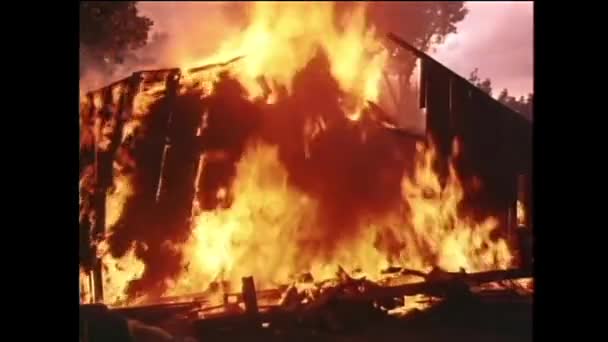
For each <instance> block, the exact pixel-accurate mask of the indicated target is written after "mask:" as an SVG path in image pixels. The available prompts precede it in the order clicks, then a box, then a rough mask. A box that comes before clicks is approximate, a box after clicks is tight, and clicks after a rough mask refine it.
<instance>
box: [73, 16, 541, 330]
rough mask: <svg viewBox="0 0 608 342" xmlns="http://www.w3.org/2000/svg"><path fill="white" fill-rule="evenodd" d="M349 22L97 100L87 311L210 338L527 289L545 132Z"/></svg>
mask: <svg viewBox="0 0 608 342" xmlns="http://www.w3.org/2000/svg"><path fill="white" fill-rule="evenodd" d="M351 19H352V20H351V21H352V22H350V23H349V24H348V25H346V28H345V29H344V30H343V31H335V32H328V33H326V34H325V35H323V36H318V35H315V34H314V32H316V31H312V33H311V35H310V36H306V35H304V37H308V38H307V39H301V40H298V41H297V43H293V44H297V47H298V48H297V49H294V46H290V45H285V46H282V45H276V44H279V43H282V41H281V40H280V39H278V40H277V41H278V42H279V43H275V41H272V40H264V39H268V37H266V36H265V34H266V33H268V32H264V27H263V26H256V25H253V26H252V27H250V28H249V29H248V30H246V31H245V32H244V33H243V35H242V37H239V39H237V40H235V41H234V42H230V43H229V44H226V45H225V46H224V48H223V49H222V51H220V52H218V54H217V55H216V56H214V57H213V58H211V59H209V60H208V61H206V62H205V63H201V64H198V65H196V66H187V67H181V68H175V69H165V70H147V71H140V72H136V73H134V74H132V75H131V76H129V77H127V78H125V79H122V80H120V81H117V82H115V83H113V84H110V85H108V86H106V87H104V88H102V89H99V90H96V91H92V92H89V93H88V94H86V96H84V97H83V98H82V101H81V146H80V176H81V178H80V199H81V201H80V204H81V208H80V240H81V246H80V252H81V253H80V269H81V303H82V304H91V303H103V304H105V305H107V306H109V307H112V308H113V310H115V311H116V312H121V313H124V314H125V315H126V316H129V317H134V318H136V319H139V320H142V321H144V322H148V323H150V324H155V323H158V322H157V321H158V315H160V314H159V312H161V311H162V312H165V313H166V312H173V313H175V312H179V315H178V314H175V315H178V316H180V317H182V318H183V319H182V321H188V322H197V323H196V324H195V325H193V326H195V327H196V328H192V329H194V330H195V331H198V330H197V329H202V330H204V331H210V330H212V329H210V327H209V325H213V324H216V320H217V319H218V318H221V319H228V320H230V319H233V320H234V321H230V322H231V323H229V324H232V325H237V326H240V325H239V324H241V323H238V322H237V320H238V319H240V318H242V317H247V318H248V319H247V320H246V322H247V323H246V324H247V325H248V326H249V328H251V325H252V324H253V325H254V326H262V325H265V326H268V325H269V324H275V325H276V324H280V323H277V322H283V321H285V317H290V318H294V317H297V319H296V318H294V319H293V322H296V321H297V322H301V321H302V320H305V321H306V319H304V318H303V317H311V316H315V315H313V314H312V313H315V314H316V313H318V312H319V310H323V308H324V307H325V306H326V305H327V303H334V301H335V300H336V298H338V299H340V300H342V302H348V303H351V304H352V305H355V304H356V305H355V307H359V306H360V304H362V303H364V304H365V307H368V305H367V304H370V305H369V307H373V308H374V310H377V311H378V312H392V311H399V309H404V308H406V309H419V310H420V309H424V308H427V307H430V306H432V304H430V303H432V302H433V300H434V299H433V298H435V299H437V298H444V297H446V296H454V293H455V294H456V295H455V296H456V297H458V296H461V295H462V293H468V292H469V291H468V290H467V289H468V288H469V287H470V286H475V287H479V286H481V285H482V284H488V283H489V284H490V285H491V286H494V287H501V286H502V287H504V286H505V285H504V284H502V285H501V283H500V282H502V281H505V280H510V279H520V280H521V279H522V278H524V280H526V281H525V282H523V281H517V282H511V283H509V284H510V285H509V286H510V287H512V288H521V289H528V290H529V287H530V277H531V271H530V270H531V268H530V260H528V259H527V258H522V257H521V256H522V255H529V253H521V251H522V248H523V247H522V244H521V243H520V239H518V238H517V237H518V236H520V235H521V234H519V232H520V230H521V229H523V230H524V231H525V232H528V233H529V232H530V231H531V219H530V217H531V216H530V214H531V194H530V184H531V178H530V175H531V168H530V165H531V156H530V154H531V124H530V123H529V122H528V121H527V120H526V119H525V118H524V117H523V116H521V115H519V114H518V113H515V112H513V111H511V110H510V109H508V108H506V107H505V106H503V105H501V104H500V103H498V102H497V101H495V100H494V99H492V98H491V97H490V96H488V95H487V94H485V93H483V92H482V91H480V90H479V89H477V88H475V87H474V86H472V85H471V84H470V83H468V82H467V81H466V80H464V79H462V78H461V77H459V76H458V75H456V74H455V73H454V72H452V71H451V70H449V69H447V68H445V67H444V66H443V65H441V64H440V63H438V62H436V61H435V60H433V59H432V58H430V57H429V56H427V55H425V54H424V53H423V52H421V51H419V50H417V49H415V48H414V47H412V46H410V45H409V44H407V43H406V42H404V41H402V40H401V39H399V38H398V37H396V36H393V35H388V36H387V37H380V36H378V35H377V34H371V33H370V32H368V31H366V30H365V29H364V28H363V27H360V26H359V25H360V23H359V22H358V21H357V17H356V16H354V17H353V18H351ZM320 20H321V19H320ZM349 25H350V26H349ZM313 26H314V25H313ZM324 28H326V27H324ZM304 29H310V30H313V29H315V27H309V28H304ZM316 29H317V31H318V30H319V29H320V28H319V27H317V28H316ZM259 39H262V40H263V41H264V44H263V45H264V46H266V48H264V51H260V47H259V46H258V45H257V44H259V42H260V40H259ZM237 47H238V48H237ZM242 47H245V48H242ZM403 65H406V67H405V69H404V67H403ZM404 70H405V71H404ZM402 74H405V76H404V75H402ZM412 76H413V77H412ZM403 78H405V80H404V79H403ZM411 80H414V81H415V82H410V81H411ZM404 116H405V117H407V118H406V119H404ZM412 118H413V119H412ZM408 120H409V121H408ZM518 209H519V210H518ZM518 213H519V214H518ZM524 213H525V215H524ZM524 220H525V222H524ZM520 226H524V227H525V228H520ZM463 284H464V287H465V288H466V289H465V290H463V288H462V286H461V285H463ZM482 287H483V286H482ZM419 296H422V297H424V298H422V299H424V301H423V302H418V301H416V299H417V298H419ZM404 298H405V302H404ZM353 303H355V304H353ZM351 304H349V305H351ZM357 305H359V306H357ZM85 307H87V306H85ZM347 307H349V306H347ZM89 309H90V307H89ZM351 309H352V308H351ZM351 309H347V311H349V310H351ZM352 310H354V311H357V310H358V309H352ZM372 311H373V310H372ZM333 312H334V315H335V311H333ZM322 316H323V315H322ZM150 317H156V318H150ZM184 317H187V319H186V318H184ZM234 317H237V318H234ZM262 317H264V318H262ZM323 317H325V316H323ZM362 317H366V318H369V313H365V314H363V315H362ZM155 320H156V321H155ZM329 321H331V322H335V320H334V319H329V320H325V322H326V323H327V322H329ZM252 322H253V323H252ZM222 324H227V323H225V321H224V323H222ZM285 324H287V323H285ZM289 324H295V323H289ZM332 324H333V323H332ZM330 325H331V324H330ZM190 327H192V326H190ZM190 333H193V332H192V331H190ZM195 333H196V332H195Z"/></svg>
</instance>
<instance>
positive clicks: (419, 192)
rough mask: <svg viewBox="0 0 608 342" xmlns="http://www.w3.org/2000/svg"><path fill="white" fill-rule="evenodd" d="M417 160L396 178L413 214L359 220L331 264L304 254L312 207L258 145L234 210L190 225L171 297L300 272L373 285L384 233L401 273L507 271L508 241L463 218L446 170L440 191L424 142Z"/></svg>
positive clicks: (241, 175)
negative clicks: (395, 244) (393, 242)
mask: <svg viewBox="0 0 608 342" xmlns="http://www.w3.org/2000/svg"><path fill="white" fill-rule="evenodd" d="M418 153H419V154H418V158H417V164H416V170H415V172H414V174H413V175H412V177H409V176H405V177H404V179H403V196H404V202H405V203H407V204H408V205H409V207H410V209H411V214H410V215H409V216H406V215H404V214H402V213H399V212H395V213H393V214H390V215H388V216H387V217H380V218H378V217H376V218H370V220H369V221H368V222H364V223H362V224H363V225H364V227H363V229H361V230H359V231H360V232H361V233H360V236H356V237H353V239H350V240H349V241H346V242H344V243H343V244H342V245H340V246H338V247H337V248H336V250H335V251H332V253H331V258H330V259H329V260H328V259H327V258H326V257H320V256H317V255H314V254H310V253H311V252H310V250H308V249H306V248H303V245H304V244H306V241H315V238H316V236H315V234H318V233H319V231H318V230H315V229H312V227H313V226H314V225H315V217H316V211H317V208H318V203H316V202H315V200H314V199H311V198H308V197H307V196H305V195H304V194H301V193H299V192H298V191H297V190H295V189H293V188H292V187H290V186H289V185H288V183H287V172H286V171H285V169H284V168H283V166H282V165H281V164H280V162H279V161H278V159H277V150H276V148H274V147H270V146H266V145H256V146H255V147H254V148H251V149H249V151H248V152H247V153H246V155H245V156H244V157H243V159H242V160H241V161H240V163H239V165H238V172H237V180H236V182H235V184H234V186H233V189H232V192H233V193H234V199H235V200H234V202H233V204H232V206H231V207H230V208H227V209H217V210H216V211H213V212H203V213H201V214H200V215H199V216H198V217H196V219H195V220H194V224H193V235H192V237H191V239H190V240H189V241H188V242H187V243H186V244H185V245H184V246H183V247H182V251H183V252H184V260H185V262H186V263H188V267H187V271H184V273H182V274H181V276H180V277H179V278H178V279H177V281H176V282H175V284H174V287H173V288H172V289H171V290H170V291H169V292H168V294H170V295H179V294H187V293H192V292H200V291H202V290H204V289H205V288H207V286H208V285H209V284H210V283H211V282H212V281H216V280H227V281H229V282H231V283H233V284H238V281H239V279H240V278H241V277H243V276H247V275H255V277H256V281H257V282H258V284H259V286H261V287H270V286H274V285H277V284H285V283H287V282H290V281H291V280H290V279H292V276H294V275H297V274H298V273H303V272H310V273H311V274H312V275H313V277H314V278H315V279H328V278H333V277H334V276H335V271H336V269H337V267H338V266H343V267H344V268H345V269H347V270H349V271H353V270H359V271H360V273H361V274H364V275H366V276H368V277H369V278H371V279H379V278H380V276H381V271H382V269H385V268H386V267H388V266H390V263H389V257H388V251H387V250H384V249H383V248H382V247H379V246H377V245H376V244H375V243H374V242H375V241H377V239H378V237H379V236H380V235H382V234H386V233H387V232H388V231H390V233H391V235H392V236H394V237H396V238H397V239H399V240H400V242H401V243H402V245H404V246H406V247H405V248H402V250H401V251H400V253H399V258H398V262H399V263H400V264H401V265H402V266H405V267H408V268H414V269H419V270H430V268H432V267H433V266H440V267H442V268H443V269H445V270H448V271H458V270H459V269H460V268H464V269H466V270H467V271H469V272H473V271H484V270H491V269H500V268H507V267H508V266H510V262H511V260H512V255H511V253H510V251H509V248H508V246H507V244H506V241H505V240H503V239H498V240H496V241H492V239H490V233H491V232H492V231H493V230H494V229H496V228H497V221H496V220H495V219H494V218H491V217H490V218H488V219H486V220H484V221H482V222H480V223H477V222H474V221H472V220H470V219H468V218H463V217H461V216H460V215H459V214H458V210H457V209H458V205H459V203H460V201H461V199H462V188H461V186H460V182H459V181H458V178H457V177H456V174H455V172H454V170H453V168H451V171H450V174H449V178H448V182H447V185H446V186H445V187H444V188H442V187H441V186H440V183H439V177H438V176H437V174H436V173H435V172H434V171H433V169H432V168H431V165H432V162H433V161H434V158H435V150H434V149H433V148H432V147H431V148H429V149H425V148H424V147H423V146H422V145H421V146H419V151H418ZM306 253H309V254H306ZM429 255H431V256H434V257H429Z"/></svg>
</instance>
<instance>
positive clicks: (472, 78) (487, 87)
mask: <svg viewBox="0 0 608 342" xmlns="http://www.w3.org/2000/svg"><path fill="white" fill-rule="evenodd" d="M478 72H479V70H478V69H477V68H475V70H473V71H472V72H471V74H470V75H469V82H471V83H473V84H474V85H475V86H476V87H478V88H479V89H481V90H483V91H484V92H485V93H487V94H488V95H490V96H492V81H491V80H490V79H489V78H487V77H486V79H485V80H483V81H482V80H481V78H479V75H478ZM503 91H506V89H505V90H503ZM501 95H502V94H501ZM505 96H506V95H505Z"/></svg>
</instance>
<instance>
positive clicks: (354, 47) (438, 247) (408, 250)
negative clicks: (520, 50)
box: [81, 2, 512, 308]
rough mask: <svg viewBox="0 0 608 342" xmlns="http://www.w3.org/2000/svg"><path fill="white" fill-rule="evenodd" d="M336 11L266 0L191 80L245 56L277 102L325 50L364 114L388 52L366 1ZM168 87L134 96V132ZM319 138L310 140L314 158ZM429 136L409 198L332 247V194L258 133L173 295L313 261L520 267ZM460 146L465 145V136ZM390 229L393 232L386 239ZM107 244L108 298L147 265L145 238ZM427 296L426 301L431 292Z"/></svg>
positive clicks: (330, 273)
mask: <svg viewBox="0 0 608 342" xmlns="http://www.w3.org/2000/svg"><path fill="white" fill-rule="evenodd" d="M336 17H339V16H338V14H337V13H336V11H335V8H334V4H333V3H328V2H315V3H312V2H311V3H289V2H280V3H278V2H277V3H274V2H259V3H255V4H254V5H253V11H252V14H251V18H250V19H251V20H250V23H249V25H248V26H247V27H246V28H245V29H244V30H243V31H242V32H241V33H240V34H237V35H236V36H234V37H233V38H232V39H229V40H226V41H225V42H224V44H222V46H221V47H220V49H219V50H218V52H217V53H216V54H214V55H213V56H210V57H208V58H206V59H205V60H204V61H201V60H194V59H193V60H189V61H185V63H184V65H183V68H182V73H184V75H183V76H184V78H182V84H183V82H185V83H187V85H190V86H191V85H193V84H195V81H197V80H198V81H201V82H200V84H199V87H201V86H202V87H204V88H205V89H207V88H210V83H209V82H210V80H213V79H214V75H209V73H205V74H204V75H205V76H204V78H202V76H201V74H200V73H196V74H187V73H185V70H188V69H189V68H191V67H195V66H200V65H204V64H209V63H216V62H224V61H226V60H230V59H233V58H234V57H238V56H245V58H243V59H241V60H239V61H238V62H237V63H236V64H235V66H234V68H231V69H230V72H231V73H232V74H233V76H234V77H236V79H237V80H238V81H239V82H240V83H241V84H242V85H244V86H245V88H246V89H247V90H248V92H249V95H250V97H251V98H257V97H260V96H262V95H263V94H264V87H262V86H261V85H260V82H259V79H260V76H263V77H264V78H265V79H266V82H267V83H268V86H269V87H270V90H271V94H270V98H269V99H267V102H272V101H275V100H276V97H277V96H278V90H279V88H280V87H285V88H286V89H287V91H288V92H289V91H290V90H291V86H292V81H293V78H294V76H295V75H296V73H297V72H298V71H300V70H302V69H303V68H304V67H305V66H306V65H307V63H308V62H309V61H311V59H313V58H314V57H315V55H316V54H317V53H318V52H320V51H321V52H322V53H324V54H325V55H326V57H327V58H328V60H329V65H330V71H331V75H332V77H333V78H334V79H335V80H336V81H337V83H338V84H339V86H340V89H341V91H342V92H343V98H341V99H340V100H341V101H340V103H341V105H342V109H343V111H344V113H345V115H346V116H347V118H349V119H351V120H358V119H359V118H360V117H361V115H362V110H363V109H364V108H365V106H366V103H367V101H375V100H377V98H378V96H379V89H380V88H379V82H380V79H381V77H382V70H383V67H384V65H385V63H386V58H387V55H386V51H385V50H384V49H383V48H382V47H381V45H380V43H379V41H378V40H377V38H376V37H375V32H374V29H373V28H371V27H369V26H368V25H367V24H366V22H365V8H364V6H363V5H361V6H359V7H358V8H357V9H356V10H354V11H353V12H350V13H347V14H346V15H342V16H341V17H340V20H339V21H338V22H336V20H335V18H336ZM201 84H202V85H201ZM115 89H118V90H115V93H113V94H112V95H113V98H114V99H117V98H118V95H119V92H120V91H122V90H121V88H115ZM164 90H165V84H164V82H157V83H152V84H148V83H146V82H142V85H141V88H140V89H139V92H138V93H137V94H136V96H135V98H134V100H133V108H132V110H133V113H132V114H133V121H131V123H128V124H126V125H125V126H124V127H123V132H122V133H123V134H122V135H123V137H124V136H125V134H128V133H129V132H131V131H133V129H134V127H135V126H137V125H138V124H140V123H141V120H143V118H144V117H145V116H146V115H147V114H148V112H149V110H150V106H151V105H152V104H153V103H154V102H155V101H156V100H157V99H159V98H160V97H161V96H162V95H163V93H164ZM210 91H212V90H210ZM205 93H206V94H208V92H205ZM93 102H94V105H95V106H96V107H97V108H101V106H102V102H101V98H99V97H97V96H95V97H94V98H93ZM317 121H318V122H312V121H306V123H305V125H306V127H305V129H304V131H305V135H306V139H308V140H307V142H308V143H310V144H312V142H313V141H314V139H316V138H317V136H318V135H319V134H321V132H322V131H325V130H328V129H330V128H328V127H329V125H327V124H326V123H325V122H324V121H323V119H322V118H319V120H317ZM308 145H309V144H306V147H305V149H306V151H303V153H304V154H305V155H306V157H307V158H308V157H309V155H310V151H309V148H308ZM417 147H418V148H417V155H416V163H415V169H414V170H413V172H412V173H411V174H405V175H404V176H403V179H402V184H401V187H402V189H401V190H402V191H401V192H402V201H401V202H402V203H400V204H401V207H397V208H395V210H393V211H392V212H390V213H388V214H382V215H379V214H378V215H376V216H373V215H370V217H367V218H366V219H365V220H362V221H360V222H358V223H357V224H358V225H360V227H359V229H356V230H354V231H356V232H357V233H356V235H354V236H349V237H348V238H347V239H342V240H340V241H339V242H338V243H337V245H336V246H334V247H335V248H333V250H331V251H326V250H323V251H320V250H316V249H315V247H314V246H316V244H318V242H319V241H321V240H323V239H324V237H325V236H326V235H327V234H328V232H327V231H323V229H327V227H322V226H320V225H319V222H318V221H317V220H318V216H319V215H318V213H319V206H320V204H319V203H318V201H317V200H315V198H312V197H311V196H308V195H306V194H305V193H303V192H302V191H300V190H298V189H296V188H295V187H294V186H293V185H290V183H289V182H288V172H287V170H286V168H285V166H284V165H283V164H282V163H281V162H280V160H279V157H278V151H277V147H274V146H271V145H267V144H263V143H255V144H249V146H248V147H247V149H246V151H245V154H244V155H243V156H242V157H241V159H240V161H239V162H238V166H237V173H236V179H235V181H234V182H233V183H232V185H231V187H230V188H226V189H224V188H222V189H220V190H219V191H218V192H217V196H218V198H227V197H230V198H233V201H232V203H231V205H230V206H229V207H228V208H218V209H215V210H213V211H202V212H198V211H195V212H196V215H195V217H194V219H193V222H192V234H191V236H190V238H189V239H188V240H187V241H186V242H185V243H184V244H183V245H179V246H173V247H175V248H179V249H181V252H182V254H183V271H182V272H181V274H179V275H178V276H177V278H176V279H172V280H171V283H170V287H169V289H168V290H167V291H166V293H165V295H167V296H172V295H185V294H192V293H196V292H201V291H204V290H206V289H207V288H208V287H209V285H210V284H211V283H212V282H214V281H218V280H224V281H228V282H229V284H231V285H236V286H237V288H238V286H239V283H240V278H241V277H243V276H250V275H253V276H254V277H255V280H256V286H258V287H259V288H265V287H274V286H276V285H279V284H281V285H283V284H287V283H290V282H292V281H293V279H294V277H296V276H298V275H299V274H302V273H305V272H310V274H312V276H313V278H314V279H316V280H319V279H328V278H333V277H335V273H336V269H337V268H338V267H339V266H341V267H343V268H344V269H345V270H347V271H348V272H349V273H354V272H355V271H357V272H358V273H359V274H361V275H365V276H367V277H368V278H369V279H371V280H380V279H381V278H382V275H381V271H382V270H383V269H385V268H387V267H389V266H391V265H395V264H397V265H399V266H403V267H406V268H410V269H416V270H421V271H428V270H430V269H431V268H432V267H434V266H439V267H441V268H443V269H444V270H447V271H459V270H460V269H461V268H464V269H465V270H466V271H467V272H475V271H485V270H493V269H504V268H507V267H509V266H510V264H511V261H512V255H511V252H510V250H509V248H508V245H507V243H506V241H505V240H504V239H501V238H496V239H494V238H491V233H493V232H494V231H495V230H496V229H497V228H498V221H497V220H496V219H495V218H492V217H488V218H487V219H485V220H482V221H481V222H478V221H475V220H473V219H470V218H468V217H464V216H463V215H462V214H461V213H460V211H459V205H460V204H461V201H462V198H463V189H462V186H461V182H460V179H459V178H458V175H457V174H456V171H455V169H454V167H453V166H452V165H451V164H450V166H449V172H448V174H447V179H446V180H445V182H441V181H440V177H439V175H438V174H437V173H436V172H435V171H434V169H433V163H434V162H435V159H436V152H435V149H434V147H433V146H432V145H427V146H425V145H423V144H420V145H418V146H417ZM454 154H455V155H456V156H457V155H458V148H457V147H455V151H454ZM203 159H204V158H203ZM114 182H115V186H114V188H113V189H111V191H110V193H109V194H108V202H107V216H106V224H107V226H108V233H109V234H112V232H113V230H114V229H118V228H116V222H117V221H118V219H119V218H120V216H121V215H122V213H123V208H124V205H125V203H126V202H127V201H128V199H129V198H130V196H132V195H133V193H134V191H133V189H132V187H131V185H130V184H131V181H130V179H129V178H127V177H125V176H121V175H120V174H117V175H115V179H114ZM442 183H445V185H444V186H442ZM194 207H196V205H194ZM387 240H390V241H391V243H385V242H386V241H387ZM379 241H380V242H379ZM383 241H384V242H383ZM97 247H98V251H99V255H100V257H101V258H102V261H103V263H104V265H105V268H104V301H105V302H106V303H121V302H124V300H125V299H126V295H125V293H126V289H127V287H128V285H129V282H130V281H132V280H135V279H138V278H140V277H141V276H142V274H143V272H144V270H145V267H146V265H145V264H144V263H143V262H142V261H141V260H139V259H138V258H137V256H136V253H135V251H136V248H137V247H140V246H137V245H136V244H133V245H131V246H130V249H129V250H128V252H127V253H126V254H125V255H124V256H122V257H120V258H113V257H112V256H111V255H110V253H108V242H107V240H104V241H101V242H100V243H99V244H98V246H97ZM148 267H153V265H148ZM87 279H88V275H86V274H82V275H81V281H83V282H87V281H88V280H87ZM86 296H87V294H85V297H86ZM89 297H90V295H89ZM424 307H426V304H420V308H424Z"/></svg>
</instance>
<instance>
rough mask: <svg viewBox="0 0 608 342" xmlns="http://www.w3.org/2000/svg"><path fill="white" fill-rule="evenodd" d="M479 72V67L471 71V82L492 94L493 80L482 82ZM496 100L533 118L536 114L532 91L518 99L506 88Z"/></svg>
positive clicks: (487, 79)
mask: <svg viewBox="0 0 608 342" xmlns="http://www.w3.org/2000/svg"><path fill="white" fill-rule="evenodd" d="M478 72H479V70H478V69H477V68H475V70H473V71H472V72H471V74H470V75H469V82H471V83H472V84H473V85H475V86H476V87H478V88H480V89H481V90H483V91H485V92H486V93H488V94H490V95H492V81H491V80H490V79H489V78H486V79H485V80H484V81H483V82H482V81H481V78H480V77H479V75H478ZM496 100H497V101H498V102H500V103H502V104H504V105H505V106H507V107H509V108H511V109H512V110H514V111H516V112H518V113H521V114H523V115H524V116H525V117H526V118H528V119H530V120H532V117H533V114H534V94H532V93H530V94H528V96H527V97H524V96H520V97H519V99H518V98H515V96H511V95H509V90H507V89H506V88H504V89H503V90H502V91H501V92H500V94H499V95H498V98H497V99H496Z"/></svg>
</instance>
